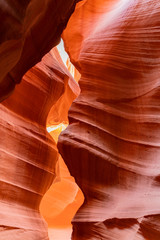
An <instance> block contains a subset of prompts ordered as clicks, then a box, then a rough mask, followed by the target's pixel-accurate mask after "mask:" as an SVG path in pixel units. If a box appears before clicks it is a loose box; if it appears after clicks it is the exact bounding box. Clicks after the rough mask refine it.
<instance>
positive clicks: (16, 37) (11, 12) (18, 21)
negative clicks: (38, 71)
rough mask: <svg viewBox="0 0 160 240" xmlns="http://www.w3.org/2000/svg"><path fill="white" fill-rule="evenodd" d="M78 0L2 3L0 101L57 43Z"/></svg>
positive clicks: (0, 4)
mask: <svg viewBox="0 0 160 240" xmlns="http://www.w3.org/2000/svg"><path fill="white" fill-rule="evenodd" d="M77 2H78V0H68V1H65V0H58V1H56V0H41V1H39V0H26V1H18V0H15V1H11V0H7V1H1V2H0V19H1V22H2V23H3V24H1V26H0V56H1V58H0V101H2V100H3V99H5V98H6V97H7V96H8V95H9V94H10V93H11V92H12V91H13V89H14V87H15V84H16V83H19V82H20V81H21V78H22V76H23V75H24V74H25V73H26V72H27V71H28V70H29V69H30V68H31V67H32V66H34V65H35V64H36V63H37V62H39V61H40V60H41V58H42V57H43V56H44V55H45V54H46V53H47V52H48V51H49V50H50V49H51V48H52V47H53V46H55V45H56V44H57V43H58V42H59V40H60V35H61V33H62V31H63V29H64V28H65V26H66V24H67V21H68V19H69V17H70V15H71V13H72V12H73V11H74V8H75V4H76V3H77Z"/></svg>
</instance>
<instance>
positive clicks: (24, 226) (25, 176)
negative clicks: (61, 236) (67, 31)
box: [0, 49, 78, 240]
mask: <svg viewBox="0 0 160 240" xmlns="http://www.w3.org/2000/svg"><path fill="white" fill-rule="evenodd" d="M77 91H78V85H77V84H76V83H75V82H74V80H73V78H72V77H71V75H70V74H69V72H67V69H66V68H65V66H64V65H63V63H62V62H61V59H60V57H59V55H58V52H57V50H56V49H54V50H52V51H51V52H50V53H48V54H47V55H46V56H45V57H43V59H42V61H41V62H40V63H38V64H37V65H36V66H34V67H33V68H31V69H30V70H29V71H28V72H27V73H26V74H25V75H24V77H23V80H22V82H21V84H20V85H18V86H17V87H16V89H15V91H14V93H13V94H12V95H11V96H10V97H9V98H8V99H7V100H5V101H3V102H2V103H1V104H0V142H1V145H0V158H1V166H0V182H1V184H0V192H1V194H0V239H1V240H10V239H14V240H22V239H23V240H28V239H33V240H46V239H48V231H47V224H46V223H45V221H44V220H43V218H42V217H41V215H40V213H39V204H40V202H41V200H42V197H43V195H44V194H45V193H46V191H47V190H48V189H49V187H50V186H51V184H52V182H53V180H54V179H55V178H56V175H57V174H58V172H57V169H58V158H59V154H58V151H57V147H56V142H54V141H53V139H52V138H51V136H50V135H49V133H48V132H47V131H46V122H47V121H48V120H47V118H48V117H49V115H48V114H49V112H50V111H52V108H53V107H54V106H55V105H56V104H57V102H60V103H61V104H60V105H61V106H62V109H61V107H59V111H61V112H62V111H63V105H65V106H68V105H67V104H69V102H70V101H72V100H73V99H74V98H75V96H76V93H77ZM66 92H67V93H68V102H67V101H66ZM63 102H65V104H63ZM70 104H71V102H70ZM49 120H50V121H49V122H50V123H52V124H55V122H57V121H61V119H58V115H57V116H56V119H54V118H53V116H52V119H51V117H50V119H49Z"/></svg>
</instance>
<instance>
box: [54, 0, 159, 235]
mask: <svg viewBox="0 0 160 240" xmlns="http://www.w3.org/2000/svg"><path fill="white" fill-rule="evenodd" d="M159 16H160V2H159V1H157V0H147V1H146V0H112V1H108V0H106V1H105V0H103V1H100V0H94V1H92V0H88V1H82V2H80V3H79V4H78V6H77V7H76V10H75V12H74V13H73V15H72V16H71V18H70V20H69V22H68V25H67V28H66V30H65V31H64V33H63V39H64V43H65V48H66V50H67V52H68V53H69V55H70V59H71V61H72V63H73V64H74V65H75V66H76V67H77V69H78V70H79V71H80V73H81V75H82V77H81V79H80V81H79V83H80V88H81V94H80V95H79V97H78V98H77V99H76V100H75V101H74V103H73V104H72V106H71V108H70V111H69V123H70V125H69V126H68V127H67V129H66V130H65V131H64V132H63V133H62V134H61V136H60V138H59V143H58V147H59V151H60V153H61V155H62V157H63V159H64V160H65V163H66V164H67V166H68V167H69V170H70V172H71V175H72V176H74V177H75V180H76V182H77V183H78V185H79V186H80V188H81V189H82V191H83V193H84V196H85V201H84V204H83V205H82V207H81V208H80V209H79V211H78V212H77V214H76V216H75V218H74V219H73V234H72V239H73V240H88V239H92V240H93V239H94V240H96V239H97V240H98V239H101V240H102V239H103V240H117V239H118V240H131V239H132V240H159V239H160V177H159V176H160V162H159V157H160V106H159V99H160V88H159V84H160V77H159V76H160V74H159V73H160V57H159V56H160V21H159Z"/></svg>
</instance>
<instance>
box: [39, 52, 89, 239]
mask: <svg viewBox="0 0 160 240" xmlns="http://www.w3.org/2000/svg"><path fill="white" fill-rule="evenodd" d="M51 52H52V54H53V55H54V56H55V57H56V58H57V59H58V61H59V63H60V64H61V66H62V67H63V68H62V70H63V71H65V72H66V77H67V76H68V77H69V78H68V81H66V82H65V92H64V94H63V95H62V96H61V97H60V98H59V99H58V101H57V102H56V103H55V104H54V105H53V106H52V108H51V110H50V112H49V114H48V118H47V129H48V131H49V133H50V135H51V136H52V138H53V139H54V141H55V142H56V143H57V141H58V136H59V134H60V132H61V131H63V130H64V129H65V128H66V126H67V125H68V110H69V107H70V105H71V103H72V102H73V100H74V99H75V98H76V97H77V96H78V95H79V93H80V91H79V86H78V84H77V83H76V82H75V80H74V79H73V77H72V76H71V74H70V73H69V72H68V69H67V68H66V67H65V65H64V63H63V62H62V60H61V58H60V56H59V54H58V53H57V50H56V48H54V50H52V51H51ZM69 66H70V65H69ZM62 70H61V71H62ZM73 70H74V68H73ZM73 72H77V73H78V71H75V70H74V71H73ZM76 76H77V74H76ZM56 170H57V174H56V178H55V180H54V183H53V184H52V185H51V187H50V189H49V190H48V191H47V193H46V194H45V196H44V198H43V200H42V202H41V205H40V210H41V213H42V215H43V217H44V218H45V220H46V221H47V223H48V227H49V233H50V232H52V231H53V234H54V229H55V228H61V229H64V231H65V229H66V228H71V227H72V226H71V220H72V218H73V217H74V215H75V213H76V211H77V210H78V208H79V207H80V206H81V205H82V203H83V199H84V198H83V194H82V192H81V190H80V189H79V187H78V186H77V184H76V183H75V180H74V178H73V177H72V176H71V175H70V173H69V171H68V169H67V166H66V165H65V163H64V161H63V159H62V157H61V156H60V155H59V159H58V164H57V165H56ZM66 231H68V229H66ZM51 239H52V238H51ZM53 239H59V238H56V236H54V235H53ZM64 239H67V238H64Z"/></svg>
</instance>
